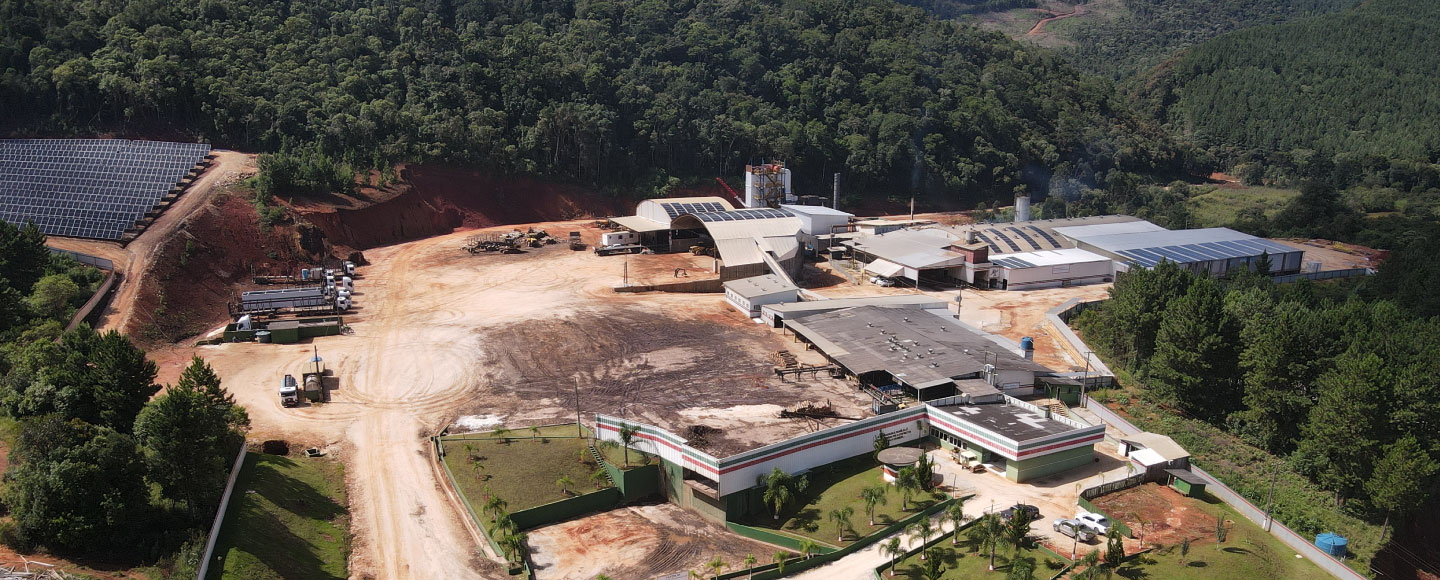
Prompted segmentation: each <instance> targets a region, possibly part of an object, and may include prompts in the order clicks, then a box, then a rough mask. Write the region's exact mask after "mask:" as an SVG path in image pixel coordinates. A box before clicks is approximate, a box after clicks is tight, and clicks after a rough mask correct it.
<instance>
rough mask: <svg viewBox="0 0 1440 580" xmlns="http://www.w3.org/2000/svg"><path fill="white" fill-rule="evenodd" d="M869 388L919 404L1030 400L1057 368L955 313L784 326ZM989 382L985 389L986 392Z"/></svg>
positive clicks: (827, 316)
mask: <svg viewBox="0 0 1440 580" xmlns="http://www.w3.org/2000/svg"><path fill="white" fill-rule="evenodd" d="M784 325H785V328H786V329H788V330H790V331H792V332H794V333H795V336H796V337H798V338H799V339H800V340H803V341H805V342H807V343H809V344H811V345H812V346H813V348H814V349H815V350H816V351H819V352H820V353H821V354H824V355H825V357H826V358H827V359H829V360H831V361H832V362H833V363H835V364H837V365H840V366H841V367H842V368H843V369H844V370H845V372H846V373H847V374H848V375H850V376H853V377H855V378H856V379H857V380H858V381H859V383H860V385H861V386H862V387H867V388H873V389H875V390H877V391H879V392H882V393H883V392H891V391H898V392H900V393H903V394H904V395H907V396H910V397H913V398H915V399H916V400H919V401H931V400H936V399H944V398H947V397H955V396H972V397H973V396H978V395H982V394H985V393H995V394H1000V393H1004V394H1008V395H1012V396H1025V395H1030V394H1032V393H1033V392H1034V387H1035V384H1036V380H1035V378H1036V376H1037V375H1043V374H1050V371H1049V369H1046V368H1045V367H1044V366H1041V365H1040V364H1038V363H1036V362H1034V361H1033V360H1030V359H1031V358H1032V357H1033V351H1022V350H1021V349H1020V348H1019V347H1018V345H1013V344H1006V341H1005V340H1004V339H1001V338H999V337H996V336H994V335H990V334H986V333H983V332H980V331H978V330H976V329H974V328H973V327H970V326H968V325H966V324H964V323H961V322H960V321H958V320H956V319H955V318H954V317H953V315H952V314H951V313H950V311H949V310H946V309H943V308H941V309H928V310H914V309H906V308H887V307H883V306H873V305H866V306H857V307H852V308H846V309H842V310H836V311H832V312H821V313H813V314H808V315H804V316H792V317H790V318H789V319H787V320H786V321H785V323H784ZM981 383H984V386H983V387H982V386H981Z"/></svg>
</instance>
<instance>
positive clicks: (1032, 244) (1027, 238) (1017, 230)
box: [1006, 226, 1040, 250]
mask: <svg viewBox="0 0 1440 580" xmlns="http://www.w3.org/2000/svg"><path fill="white" fill-rule="evenodd" d="M1006 229H1009V230H1010V231H1012V232H1015V235H1017V236H1020V239H1022V240H1025V243H1027V244H1030V247H1031V248H1033V249H1036V250H1038V249H1040V244H1037V243H1035V239H1034V238H1031V237H1030V234H1027V233H1025V231H1024V230H1021V229H1020V228H1017V227H1015V226H1010V227H1009V228H1006Z"/></svg>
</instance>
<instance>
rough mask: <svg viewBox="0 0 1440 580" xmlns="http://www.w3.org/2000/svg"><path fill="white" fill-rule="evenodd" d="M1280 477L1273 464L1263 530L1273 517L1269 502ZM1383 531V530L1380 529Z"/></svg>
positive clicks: (1277, 469)
mask: <svg viewBox="0 0 1440 580" xmlns="http://www.w3.org/2000/svg"><path fill="white" fill-rule="evenodd" d="M1279 479H1280V466H1279V465H1276V466H1275V473H1274V474H1272V475H1271V476H1270V494H1269V495H1268V496H1266V497H1265V531H1267V532H1268V531H1270V522H1272V521H1274V520H1275V518H1273V517H1271V515H1270V506H1271V504H1270V502H1271V500H1274V499H1275V482H1276V481H1277V480H1279ZM1382 533H1383V531H1382Z"/></svg>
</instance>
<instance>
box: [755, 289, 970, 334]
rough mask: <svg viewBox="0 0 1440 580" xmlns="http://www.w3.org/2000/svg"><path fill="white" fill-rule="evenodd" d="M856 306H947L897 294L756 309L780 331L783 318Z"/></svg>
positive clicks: (941, 301)
mask: <svg viewBox="0 0 1440 580" xmlns="http://www.w3.org/2000/svg"><path fill="white" fill-rule="evenodd" d="M856 306H884V307H886V308H903V309H910V310H926V309H939V310H944V309H945V308H946V306H947V303H946V302H945V301H944V300H937V299H935V298H933V297H930V296H927V295H924V294H900V295H895V296H872V297H867V298H834V299H830V300H807V301H805V302H786V303H781V304H766V305H764V306H761V307H760V318H762V319H763V320H764V321H765V323H766V324H769V325H770V326H771V327H772V328H781V327H782V326H783V325H784V324H785V321H786V320H787V319H790V318H795V317H801V316H808V315H811V314H823V313H825V312H834V311H836V310H843V309H845V308H854V307H856Z"/></svg>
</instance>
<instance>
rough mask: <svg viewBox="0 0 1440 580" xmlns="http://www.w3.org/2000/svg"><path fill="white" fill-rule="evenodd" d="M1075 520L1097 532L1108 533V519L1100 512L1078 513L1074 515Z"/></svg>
mask: <svg viewBox="0 0 1440 580" xmlns="http://www.w3.org/2000/svg"><path fill="white" fill-rule="evenodd" d="M1075 521H1077V522H1080V523H1081V524H1082V525H1084V526H1085V527H1087V528H1090V529H1091V530H1092V531H1094V532H1095V533H1097V534H1105V535H1109V534H1110V519H1109V518H1107V517H1105V516H1102V515H1100V514H1093V513H1087V514H1080V515H1078V516H1075Z"/></svg>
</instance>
